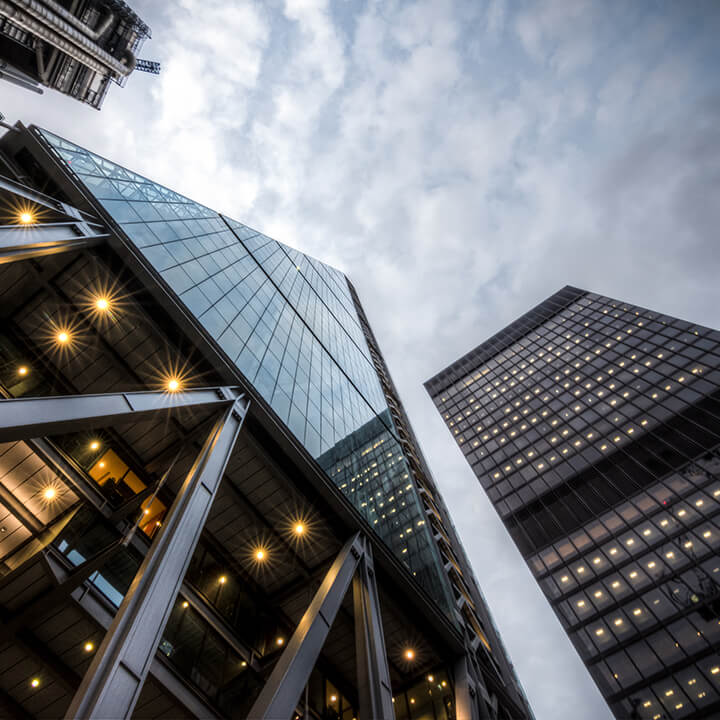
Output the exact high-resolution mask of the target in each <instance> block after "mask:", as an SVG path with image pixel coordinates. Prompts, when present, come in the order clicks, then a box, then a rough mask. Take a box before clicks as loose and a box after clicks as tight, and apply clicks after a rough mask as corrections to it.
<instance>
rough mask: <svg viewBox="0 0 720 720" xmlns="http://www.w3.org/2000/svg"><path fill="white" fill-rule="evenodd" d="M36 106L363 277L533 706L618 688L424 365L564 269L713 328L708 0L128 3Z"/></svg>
mask: <svg viewBox="0 0 720 720" xmlns="http://www.w3.org/2000/svg"><path fill="white" fill-rule="evenodd" d="M129 4H130V5H131V6H132V7H133V8H134V9H136V11H137V12H138V13H139V14H140V15H141V16H142V17H143V19H145V20H146V22H147V23H148V24H149V25H150V26H151V27H152V28H153V39H152V40H151V41H149V42H148V43H146V45H145V48H144V50H143V52H142V56H143V57H146V58H148V59H154V60H159V61H160V62H161V63H162V65H163V70H162V73H161V75H160V76H159V77H154V76H150V75H144V74H142V73H134V74H133V75H132V76H131V77H130V79H129V81H128V83H127V86H126V87H125V88H124V89H120V88H117V87H112V88H111V89H110V92H109V94H108V97H107V99H106V101H105V104H104V106H103V109H102V111H101V112H99V113H98V112H97V111H94V110H92V109H91V108H89V107H87V106H84V105H82V104H80V103H78V102H77V101H74V100H70V99H68V98H65V97H63V96H61V95H59V94H57V93H53V92H52V91H47V92H46V94H45V95H44V96H42V97H40V96H36V95H33V94H31V93H29V92H26V91H22V90H21V89H19V88H15V87H13V86H10V85H7V84H2V85H0V112H3V113H4V114H5V115H6V116H7V120H8V121H10V122H15V121H16V120H20V121H22V122H24V123H25V124H30V123H35V124H38V125H42V126H44V127H46V128H47V129H49V130H52V131H54V132H57V133H58V134H60V135H63V136H65V137H67V138H68V139H70V140H73V141H75V142H77V143H79V144H81V145H84V146H85V147H88V148H89V149H92V150H94V151H96V152H98V153H99V154H101V155H105V156H106V157H108V158H110V159H112V160H115V161H117V162H119V163H120V164H123V165H125V166H127V167H129V168H132V169H133V170H135V171H137V172H140V173H141V174H144V175H147V176H148V177H150V178H152V179H153V180H156V181H158V182H160V183H163V184H165V185H167V186H169V187H171V188H173V189H174V190H177V191H179V192H181V193H183V194H185V195H188V196H189V197H191V198H193V199H194V200H197V201H199V202H201V203H204V204H206V205H208V206H210V207H212V208H214V209H216V210H218V211H221V212H224V213H226V214H227V215H229V216H230V217H233V218H236V219H238V220H240V221H242V222H244V223H247V224H248V225H250V226H252V227H255V228H257V229H259V230H261V231H263V232H265V233H266V234H268V235H270V236H272V237H275V238H276V239H278V240H280V241H283V242H285V243H287V244H289V245H292V246H293V247H296V248H297V249H299V250H301V251H302V252H305V253H308V254H310V255H313V256H315V257H317V258H318V259H320V260H322V261H324V262H327V263H330V264H332V265H334V266H336V267H338V268H340V269H341V270H343V271H344V272H346V273H347V274H348V276H349V277H350V278H351V280H352V282H353V284H354V285H355V287H356V288H357V290H358V293H359V295H360V298H361V300H362V302H363V305H364V307H365V310H366V312H367V315H368V317H369V320H370V322H371V324H372V326H373V329H374V331H375V334H376V336H377V338H378V341H379V343H380V346H381V348H382V350H383V353H384V355H385V358H386V361H387V363H388V365H389V367H390V370H391V373H392V374H393V377H394V380H395V382H396V384H397V385H398V388H399V392H400V395H401V398H402V400H403V402H404V404H405V405H406V408H407V410H408V413H409V415H410V419H411V421H412V423H413V425H414V427H415V429H416V431H417V434H418V436H419V439H420V442H421V445H422V447H423V450H424V452H425V454H426V455H427V456H428V460H429V462H430V466H431V469H432V471H433V473H434V475H435V479H436V481H437V483H438V485H439V487H440V489H441V491H442V492H443V494H444V497H445V499H446V501H447V504H448V506H449V508H450V511H451V513H452V515H453V518H454V521H455V524H456V526H457V529H458V531H459V533H460V536H461V538H462V540H463V542H464V544H465V546H466V548H467V550H468V554H469V556H470V558H471V561H472V563H473V565H474V568H475V571H476V574H477V576H478V578H479V580H480V584H481V586H482V588H483V591H484V593H485V595H486V598H487V600H488V603H489V605H490V608H491V610H492V612H493V615H494V618H495V621H496V624H497V625H498V627H499V629H500V632H501V634H502V637H503V640H504V642H505V644H506V646H507V648H508V651H509V654H510V656H511V658H512V661H513V662H514V664H515V667H516V670H517V673H518V675H519V677H520V680H521V682H522V683H523V685H524V687H525V690H526V692H527V695H528V697H529V699H530V702H531V704H532V707H533V709H534V711H535V713H536V716H537V719H538V720H607V719H608V718H609V717H610V713H609V710H608V708H607V706H606V705H605V703H604V701H603V700H602V698H601V696H600V694H599V692H598V691H597V689H596V688H595V685H594V683H593V682H592V680H591V679H590V676H589V674H588V673H587V671H586V670H585V668H584V667H583V665H582V663H581V661H580V660H579V658H578V656H577V655H576V653H575V651H574V649H573V648H572V646H571V644H570V641H569V640H568V638H567V636H566V635H565V633H564V632H563V631H562V629H561V627H560V623H559V621H558V620H557V619H556V618H555V616H554V614H553V612H552V611H551V609H550V607H549V605H548V604H547V602H546V601H545V600H544V597H543V596H542V594H541V592H540V590H539V588H538V587H537V585H536V584H535V581H534V580H533V579H532V576H531V574H530V571H529V570H528V569H527V567H526V566H525V564H524V562H523V561H522V558H521V557H520V554H519V553H518V552H517V550H516V549H515V547H514V545H513V544H512V542H511V541H510V539H509V536H508V534H507V533H506V531H505V530H504V528H503V526H502V524H501V522H500V520H499V519H498V517H497V515H496V514H495V511H494V510H493V508H492V506H491V504H490V503H489V501H488V500H487V498H486V496H485V495H484V492H483V490H482V489H481V487H480V486H479V484H478V482H477V480H476V478H475V477H474V475H473V473H472V471H471V470H470V468H469V466H468V465H467V464H466V463H465V461H464V459H463V457H462V454H461V453H460V451H459V449H458V448H457V447H456V446H455V444H454V442H453V440H452V439H451V437H450V434H449V433H448V431H447V430H446V428H445V426H444V425H443V423H442V421H441V419H440V416H439V414H437V412H436V411H435V409H434V407H433V405H432V403H431V402H430V399H429V397H428V396H427V394H426V392H425V390H424V389H423V386H422V383H423V382H424V381H425V380H427V379H428V378H429V377H431V376H432V375H434V374H435V373H436V372H438V371H439V370H441V369H442V368H444V367H445V366H446V365H448V364H450V363H451V362H452V361H454V360H455V359H457V358H458V357H459V356H460V355H462V354H464V353H465V352H467V351H468V350H470V349H471V348H473V347H474V346H476V345H478V344H479V343H481V342H482V341H484V340H485V339H487V338H488V337H489V336H490V335H492V334H493V333H495V332H497V331H498V330H499V329H501V328H502V327H504V326H505V325H507V324H508V323H509V322H511V321H512V320H514V319H515V318H517V317H518V316H519V315H521V314H522V313H524V312H525V311H527V310H528V309H530V308H531V307H532V306H534V305H535V304H537V303H538V302H540V301H541V300H543V299H544V298H545V297H547V296H548V295H550V294H552V293H553V292H555V291H556V290H558V289H559V288H561V287H562V286H564V285H566V284H571V285H575V286H578V287H582V288H585V289H588V290H592V291H594V292H598V293H602V294H605V295H609V296H611V297H616V298H619V299H622V300H625V301H628V302H632V303H635V304H638V305H642V306H645V307H650V308H653V309H655V310H658V311H661V312H664V313H667V314H670V315H674V316H678V317H682V318H686V319H689V320H692V321H693V322H696V323H701V324H704V325H709V326H711V327H715V328H717V327H720V317H718V315H719V314H720V311H719V308H720V282H719V281H718V270H720V241H719V239H718V230H717V229H718V228H719V227H720V200H718V198H719V197H720V193H719V191H720V43H718V42H717V38H718V37H720V4H719V3H717V2H716V1H715V0H707V1H704V0H682V1H680V0H676V1H674V2H670V1H665V0H632V1H631V2H628V1H627V0H533V1H532V2H530V1H528V2H525V1H523V0H515V2H507V1H506V0H469V1H467V2H464V1H461V0H456V1H454V0H417V1H412V2H401V1H399V0H385V1H384V2H382V1H378V2H375V1H373V0H367V2H362V1H361V0H357V1H351V0H285V1H284V2H283V1H281V0H265V2H253V1H252V0H163V2H157V0H129Z"/></svg>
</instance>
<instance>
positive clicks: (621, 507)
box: [425, 286, 720, 720]
mask: <svg viewBox="0 0 720 720" xmlns="http://www.w3.org/2000/svg"><path fill="white" fill-rule="evenodd" d="M425 387H426V389H427V391H428V393H429V394H430V396H431V397H432V399H433V402H434V403H435V405H436V407H437V408H438V410H439V412H440V414H441V416H442V418H443V421H444V422H445V424H446V425H447V427H448V429H449V430H450V432H451V433H452V435H453V437H454V438H455V441H456V442H457V444H458V446H459V448H460V449H461V451H462V452H463V454H464V455H465V458H466V460H467V461H468V463H469V464H470V465H471V467H472V469H473V471H474V473H475V474H476V476H477V477H478V479H479V481H480V483H481V485H482V486H483V488H484V489H485V491H486V493H487V494H488V497H489V499H490V500H491V502H492V503H493V505H494V506H495V509H496V510H497V512H498V514H499V515H500V517H501V519H502V520H503V523H504V524H505V526H506V527H507V529H508V530H509V532H510V535H511V536H512V538H513V540H514V541H515V543H516V545H517V546H518V548H519V550H520V551H521V553H522V555H523V557H524V558H525V560H526V562H527V563H528V565H529V567H530V569H531V571H532V573H533V575H534V576H535V578H536V580H537V581H538V583H539V585H540V587H541V589H542V590H543V592H544V594H545V595H546V597H547V599H548V601H549V602H550V604H551V606H552V607H553V610H554V611H555V613H556V615H557V616H558V618H559V620H560V622H561V624H562V626H563V628H564V629H565V630H566V632H567V633H568V635H569V637H570V639H571V640H572V642H573V644H574V645H575V647H576V649H577V651H578V653H579V654H580V656H581V657H582V659H583V661H584V662H585V664H586V666H587V667H588V668H589V670H590V673H591V675H592V677H593V679H594V680H595V682H596V684H597V685H598V687H599V689H600V691H601V693H602V694H603V696H604V697H605V698H606V700H607V701H608V704H609V705H610V708H611V709H612V711H613V712H614V713H615V715H616V716H617V717H618V718H628V717H633V718H652V719H653V720H659V719H660V718H707V717H718V716H720V656H718V651H717V649H718V643H719V642H720V558H718V553H717V548H718V547H719V546H720V514H719V511H720V504H719V499H720V451H719V450H718V444H719V443H720V390H719V388H720V333H718V332H717V331H715V330H712V329H709V328H706V327H701V326H698V325H695V324H693V323H689V322H686V321H683V320H679V319H677V318H674V317H671V316H668V315H664V314H662V313H658V312H655V311H651V310H648V309H645V308H642V307H638V306H634V305H632V304H629V303H624V302H622V301H620V300H615V299H612V298H608V297H604V296H601V295H597V294H595V293H591V292H588V291H585V290H580V289H578V288H574V287H570V286H568V287H565V288H563V289H562V290H560V291H558V292H557V293H555V294H553V295H552V296H550V297H549V298H547V299H546V300H545V301H543V302H541V303H540V304H539V305H537V306H536V307H534V308H533V309H531V310H530V311H529V312H527V313H526V314H525V315H523V316H521V317H520V318H518V320H516V321H514V322H513V323H511V324H510V325H508V326H507V327H506V328H504V329H503V330H501V331H500V332H498V333H496V334H495V335H494V336H493V337H491V338H490V339H489V340H487V341H485V342H483V343H482V344H480V345H479V346H477V347H476V348H474V349H473V350H471V351H469V352H468V353H467V354H465V355H464V356H463V357H461V358H460V359H459V360H457V361H456V362H454V363H452V364H451V365H450V366H448V367H447V368H445V369H444V370H442V371H441V372H439V373H438V374H437V375H435V376H434V377H433V378H431V379H430V380H428V381H427V382H426V383H425Z"/></svg>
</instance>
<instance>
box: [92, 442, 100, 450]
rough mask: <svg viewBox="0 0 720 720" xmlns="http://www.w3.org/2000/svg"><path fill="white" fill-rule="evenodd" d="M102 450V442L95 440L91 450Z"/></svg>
mask: <svg viewBox="0 0 720 720" xmlns="http://www.w3.org/2000/svg"><path fill="white" fill-rule="evenodd" d="M99 448H100V442H99V441H98V440H93V441H92V442H91V443H90V449H91V450H98V449H99Z"/></svg>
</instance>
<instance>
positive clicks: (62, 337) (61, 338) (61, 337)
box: [55, 330, 70, 345]
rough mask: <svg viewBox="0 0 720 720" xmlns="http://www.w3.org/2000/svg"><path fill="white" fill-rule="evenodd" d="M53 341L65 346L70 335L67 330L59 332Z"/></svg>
mask: <svg viewBox="0 0 720 720" xmlns="http://www.w3.org/2000/svg"><path fill="white" fill-rule="evenodd" d="M55 339H56V340H57V341H58V342H59V343H60V344H61V345H66V344H67V343H69V342H70V333H69V332H68V331H67V330H60V331H59V332H58V334H57V335H56V336H55Z"/></svg>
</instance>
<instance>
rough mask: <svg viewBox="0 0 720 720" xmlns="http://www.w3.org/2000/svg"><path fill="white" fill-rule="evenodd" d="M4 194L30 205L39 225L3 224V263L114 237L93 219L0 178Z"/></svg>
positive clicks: (0, 228)
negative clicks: (35, 212) (35, 213)
mask: <svg viewBox="0 0 720 720" xmlns="http://www.w3.org/2000/svg"><path fill="white" fill-rule="evenodd" d="M0 192H4V193H7V194H8V195H11V196H14V197H16V198H18V199H19V200H20V201H21V202H24V203H26V204H27V203H29V204H30V205H31V206H32V207H33V209H34V210H36V211H37V215H38V222H34V223H32V224H30V225H19V224H15V223H3V224H0V264H3V263H9V262H15V261H17V260H27V259H29V258H35V257H41V256H43V255H54V254H56V253H61V252H69V251H71V250H81V249H83V248H87V247H91V246H92V245H97V244H98V243H100V242H104V241H106V240H107V239H108V238H109V237H110V236H109V234H108V233H107V230H106V228H105V227H104V226H102V225H100V224H98V223H97V222H94V218H92V216H90V215H87V214H83V213H82V212H81V211H80V210H78V209H77V208H75V207H73V206H72V205H67V204H65V203H62V202H59V201H58V200H55V199H53V198H50V197H47V196H46V195H43V194H42V193H38V192H37V191H35V190H33V189H32V188H29V187H27V186H25V185H21V184H20V183H17V182H14V181H13V180H10V179H9V178H7V177H4V176H2V175H0Z"/></svg>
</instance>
